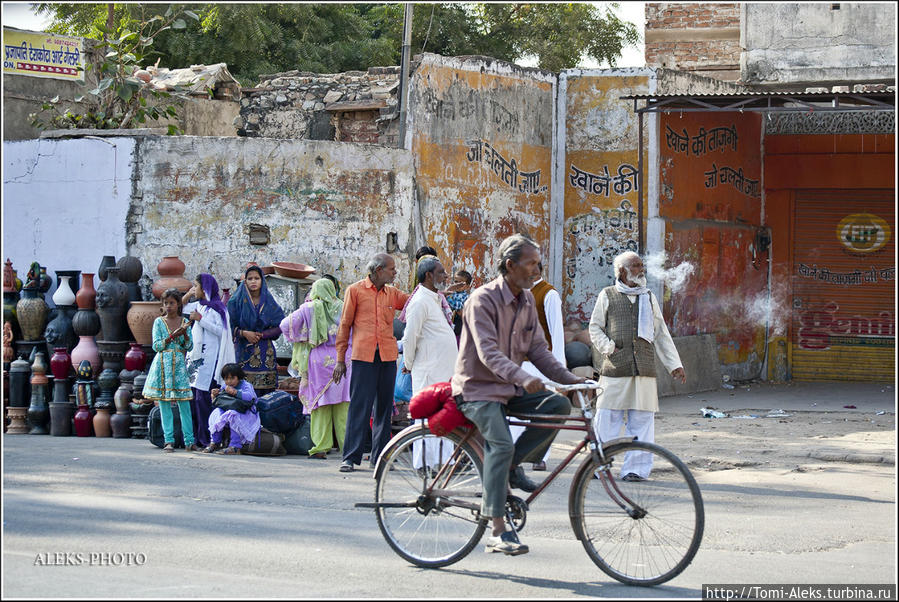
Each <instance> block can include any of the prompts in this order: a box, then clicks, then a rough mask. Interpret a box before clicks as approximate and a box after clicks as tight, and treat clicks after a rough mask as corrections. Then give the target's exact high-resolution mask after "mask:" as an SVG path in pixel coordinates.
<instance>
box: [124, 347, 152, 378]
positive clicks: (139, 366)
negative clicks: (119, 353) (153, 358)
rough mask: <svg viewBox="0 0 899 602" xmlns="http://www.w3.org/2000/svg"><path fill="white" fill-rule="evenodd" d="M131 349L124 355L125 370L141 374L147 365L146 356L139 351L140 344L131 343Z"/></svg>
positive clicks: (142, 351) (141, 350)
mask: <svg viewBox="0 0 899 602" xmlns="http://www.w3.org/2000/svg"><path fill="white" fill-rule="evenodd" d="M130 346H131V348H130V349H128V352H127V353H126V354H125V370H136V371H138V372H143V370H144V367H145V366H146V365H147V354H146V353H144V350H143V349H141V346H140V343H139V342H138V343H131V344H130Z"/></svg>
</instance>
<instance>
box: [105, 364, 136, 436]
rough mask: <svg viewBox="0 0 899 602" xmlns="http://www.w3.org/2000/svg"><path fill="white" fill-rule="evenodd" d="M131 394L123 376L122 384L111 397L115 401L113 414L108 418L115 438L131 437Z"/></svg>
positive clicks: (130, 388) (130, 389)
mask: <svg viewBox="0 0 899 602" xmlns="http://www.w3.org/2000/svg"><path fill="white" fill-rule="evenodd" d="M123 372H124V371H123ZM132 378H133V377H132ZM131 396H132V387H131V385H130V384H129V383H127V382H126V381H125V379H124V378H123V379H122V384H121V385H119V388H118V389H117V390H116V392H115V396H114V398H113V399H114V403H115V414H113V415H112V416H110V418H109V426H110V428H111V429H112V436H113V437H115V438H116V439H126V438H129V437H131V407H130V406H131Z"/></svg>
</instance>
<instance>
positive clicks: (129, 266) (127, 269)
mask: <svg viewBox="0 0 899 602" xmlns="http://www.w3.org/2000/svg"><path fill="white" fill-rule="evenodd" d="M116 267H117V268H119V280H121V281H122V282H126V283H127V282H137V281H138V280H140V277H141V276H143V274H144V264H142V263H141V262H140V259H138V258H137V257H133V256H131V255H125V256H124V257H122V258H121V259H119V261H118V263H117V264H116Z"/></svg>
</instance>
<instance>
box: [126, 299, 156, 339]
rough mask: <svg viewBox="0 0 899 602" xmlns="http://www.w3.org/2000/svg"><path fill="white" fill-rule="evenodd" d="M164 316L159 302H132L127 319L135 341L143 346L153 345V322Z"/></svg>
mask: <svg viewBox="0 0 899 602" xmlns="http://www.w3.org/2000/svg"><path fill="white" fill-rule="evenodd" d="M161 315H162V303H160V302H159V301H132V302H131V308H130V309H128V313H127V314H126V316H125V317H126V319H127V321H128V328H130V329H131V334H133V335H134V340H135V341H137V342H138V343H140V344H141V345H152V344H153V322H154V321H155V320H156V318H158V317H159V316H161Z"/></svg>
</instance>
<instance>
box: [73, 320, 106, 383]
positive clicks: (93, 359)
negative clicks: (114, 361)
mask: <svg viewBox="0 0 899 602" xmlns="http://www.w3.org/2000/svg"><path fill="white" fill-rule="evenodd" d="M85 311H87V310H85ZM91 313H93V312H91ZM78 339H79V340H78V344H77V345H75V348H74V349H72V353H71V357H72V367H73V368H75V369H76V370H77V369H78V366H79V365H80V364H81V362H84V361H87V362H88V363H89V364H90V366H91V370H92V371H93V373H94V374H99V373H100V368H102V367H103V361H102V360H101V359H100V350H99V349H97V343H96V341H94V337H92V336H86V335H85V336H81V337H79V338H78Z"/></svg>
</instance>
